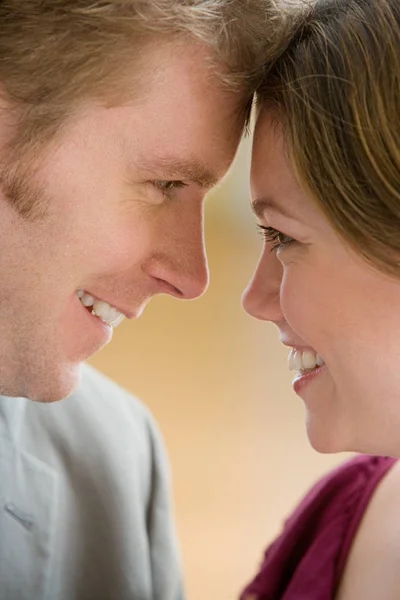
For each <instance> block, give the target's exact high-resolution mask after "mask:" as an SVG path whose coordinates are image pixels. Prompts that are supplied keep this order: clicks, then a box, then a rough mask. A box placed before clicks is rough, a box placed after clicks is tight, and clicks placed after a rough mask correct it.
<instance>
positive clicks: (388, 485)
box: [335, 461, 400, 600]
mask: <svg viewBox="0 0 400 600" xmlns="http://www.w3.org/2000/svg"><path fill="white" fill-rule="evenodd" d="M377 598H382V599H383V598H384V599H385V600H399V598H400V461H399V462H397V463H396V464H395V465H394V466H393V467H392V468H391V469H390V471H389V472H388V474H387V475H386V476H385V477H384V478H383V479H382V481H381V482H380V484H379V486H378V487H377V489H376V491H375V493H374V495H373V496H372V498H371V501H370V503H369V505H368V508H367V510H366V512H365V514H364V517H363V519H362V521H361V524H360V527H359V530H358V532H357V535H356V537H355V539H354V542H353V545H352V548H351V551H350V554H349V558H348V561H347V564H346V567H345V571H344V574H343V577H342V581H341V585H340V588H339V591H338V593H337V594H336V596H335V600H377Z"/></svg>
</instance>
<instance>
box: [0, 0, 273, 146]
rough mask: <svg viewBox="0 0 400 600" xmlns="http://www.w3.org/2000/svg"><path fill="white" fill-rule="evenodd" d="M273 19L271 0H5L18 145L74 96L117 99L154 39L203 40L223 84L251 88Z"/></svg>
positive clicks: (0, 43) (3, 40) (1, 16)
mask: <svg viewBox="0 0 400 600" xmlns="http://www.w3.org/2000/svg"><path fill="white" fill-rule="evenodd" d="M278 22H279V12H278V11H277V10H276V7H275V0H111V1H105V0H3V1H2V2H0V24H1V26H0V86H1V87H2V90H3V93H5V95H6V98H7V100H8V101H10V102H11V104H12V105H13V106H15V108H16V111H15V114H16V122H17V124H18V127H17V135H16V138H15V139H16V140H17V142H18V144H19V149H20V150H21V149H22V147H24V148H26V147H27V146H29V145H32V144H33V143H34V142H37V143H38V142H40V140H42V141H43V140H44V139H48V138H49V137H51V136H52V135H53V134H54V133H55V132H56V131H57V130H58V129H59V127H60V125H61V124H62V123H63V122H65V120H66V118H67V117H68V116H69V114H70V113H71V111H72V110H73V107H74V106H76V104H77V103H79V102H80V101H84V100H87V99H93V98H94V99H98V100H100V101H105V102H113V101H118V100H119V99H120V98H119V97H118V94H119V93H120V92H121V93H122V83H123V81H124V79H125V80H126V77H125V78H124V74H126V72H127V69H128V68H129V70H130V73H132V65H135V61H136V62H137V63H140V61H141V60H143V56H145V46H146V44H147V43H150V42H152V41H154V40H156V41H157V43H161V42H162V41H164V40H165V41H167V40H169V39H174V38H184V37H189V38H191V39H194V40H198V41H200V42H201V43H202V44H204V45H206V46H207V47H209V48H210V50H211V54H212V55H213V56H215V59H216V63H218V64H219V65H220V66H221V65H222V69H221V73H220V74H221V77H222V78H223V79H224V81H225V82H226V84H227V85H228V86H230V87H231V88H232V89H238V90H239V89H240V90H242V91H243V90H246V91H247V93H248V97H250V95H251V94H252V91H253V89H254V86H255V80H256V79H257V77H258V76H259V75H260V73H261V71H262V67H263V66H264V64H265V63H266V62H267V61H268V60H269V58H270V57H271V56H272V54H273V53H274V48H275V39H278V29H279V28H278V27H277V23H278ZM143 62H145V58H144V60H143ZM138 72H139V70H138ZM134 83H135V84H136V83H138V85H140V80H139V82H132V81H131V84H132V85H133V84H134ZM125 93H126V89H125Z"/></svg>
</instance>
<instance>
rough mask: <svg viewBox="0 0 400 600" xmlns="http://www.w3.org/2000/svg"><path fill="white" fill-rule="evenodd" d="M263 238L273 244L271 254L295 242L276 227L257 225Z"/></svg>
mask: <svg viewBox="0 0 400 600" xmlns="http://www.w3.org/2000/svg"><path fill="white" fill-rule="evenodd" d="M257 227H258V229H259V231H260V233H261V235H262V236H263V238H264V239H265V240H266V241H267V242H268V243H269V244H271V252H272V251H273V250H278V249H280V248H283V247H284V246H288V245H289V244H292V243H293V242H294V241H295V240H294V239H293V238H291V237H290V236H288V235H285V234H284V233H282V232H281V231H278V229H275V228H274V227H265V226H264V225H257Z"/></svg>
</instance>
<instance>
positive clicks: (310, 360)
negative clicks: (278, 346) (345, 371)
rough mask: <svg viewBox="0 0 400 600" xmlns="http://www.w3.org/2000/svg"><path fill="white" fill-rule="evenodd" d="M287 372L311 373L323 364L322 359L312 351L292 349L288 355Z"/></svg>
mask: <svg viewBox="0 0 400 600" xmlns="http://www.w3.org/2000/svg"><path fill="white" fill-rule="evenodd" d="M288 360H289V371H312V370H313V369H315V368H316V367H322V366H323V365H324V364H325V361H324V359H323V358H322V356H321V355H320V354H317V353H316V352H314V350H297V349H296V348H292V350H291V351H290V354H289V359H288Z"/></svg>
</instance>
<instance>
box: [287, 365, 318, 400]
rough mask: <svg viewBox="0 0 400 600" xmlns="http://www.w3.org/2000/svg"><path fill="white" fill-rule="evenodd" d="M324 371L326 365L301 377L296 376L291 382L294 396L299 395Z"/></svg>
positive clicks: (299, 375)
mask: <svg viewBox="0 0 400 600" xmlns="http://www.w3.org/2000/svg"><path fill="white" fill-rule="evenodd" d="M325 369H326V365H322V367H317V368H316V369H314V370H313V371H310V372H309V373H304V374H303V375H301V374H298V375H297V376H296V377H295V379H294V380H293V389H294V391H295V393H296V394H300V392H301V391H302V390H303V389H304V388H305V386H307V385H308V384H309V383H311V382H312V381H313V380H314V379H315V378H316V377H318V375H320V374H321V373H322V372H323V371H324V370H325Z"/></svg>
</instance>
